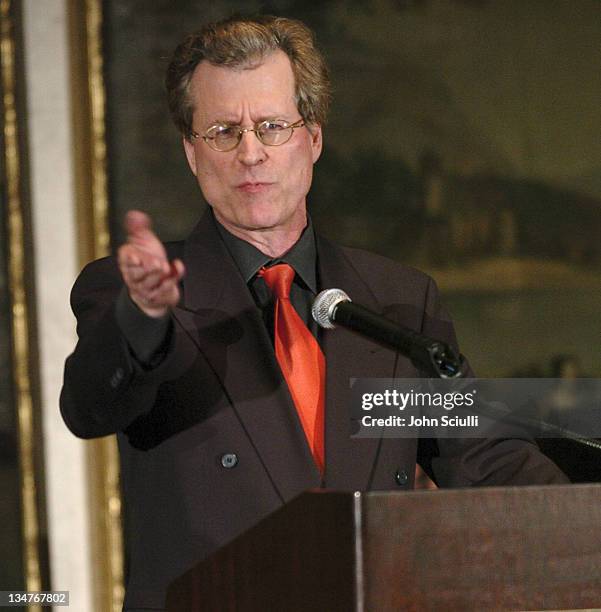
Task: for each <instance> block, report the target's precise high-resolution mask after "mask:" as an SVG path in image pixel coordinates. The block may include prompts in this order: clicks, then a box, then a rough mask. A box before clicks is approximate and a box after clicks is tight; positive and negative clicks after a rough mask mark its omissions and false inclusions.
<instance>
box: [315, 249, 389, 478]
mask: <svg viewBox="0 0 601 612" xmlns="http://www.w3.org/2000/svg"><path fill="white" fill-rule="evenodd" d="M317 245H318V256H319V272H320V286H321V287H322V289H331V288H337V289H342V290H343V291H345V292H346V293H347V294H348V295H349V297H350V298H351V299H352V300H353V301H355V302H357V303H358V304H361V305H362V306H365V307H366V308H369V309H371V310H374V311H375V312H381V310H382V307H381V305H380V304H379V303H378V300H377V299H376V296H375V295H374V294H373V293H372V292H371V290H370V289H369V287H368V286H367V284H366V283H365V280H364V279H362V278H361V277H360V276H359V275H358V273H357V272H356V270H355V269H354V267H353V266H352V263H351V262H350V260H349V259H348V258H347V256H346V255H345V254H344V252H343V251H342V249H340V248H339V247H336V246H335V245H333V244H332V243H330V242H328V241H326V240H324V239H322V238H319V239H318V243H317ZM322 333H323V336H322V338H323V348H324V353H325V356H326V364H327V373H326V380H327V383H326V437H325V445H326V474H325V484H326V486H327V487H328V488H341V489H349V488H351V489H352V488H363V489H367V488H369V485H370V480H371V478H370V477H371V472H372V469H373V468H374V466H375V462H376V459H377V451H378V448H379V444H380V439H379V438H370V439H368V438H354V439H351V437H350V436H351V420H350V379H351V378H386V377H392V376H393V375H394V366H395V353H394V351H391V350H388V349H385V348H382V347H381V346H380V345H379V344H377V343H375V342H373V341H371V340H369V339H367V338H364V337H362V336H360V335H358V334H355V333H354V332H351V331H348V330H346V329H344V328H340V327H337V328H335V329H333V330H323V331H322ZM358 483H359V484H358ZM359 485H360V486H359Z"/></svg>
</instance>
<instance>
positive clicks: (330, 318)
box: [311, 289, 465, 378]
mask: <svg viewBox="0 0 601 612" xmlns="http://www.w3.org/2000/svg"><path fill="white" fill-rule="evenodd" d="M311 312H312V314H313V318H314V319H315V321H316V322H317V324H318V325H320V326H321V327H323V328H325V329H334V328H335V327H336V325H341V326H342V327H347V328H348V329H352V330H353V331H356V332H358V333H360V334H362V335H364V336H367V337H368V338H371V339H372V340H376V341H377V342H379V343H381V344H384V345H386V346H389V347H391V348H393V349H395V350H397V351H399V352H400V353H401V354H402V355H404V356H405V357H407V358H408V359H410V360H411V362H412V363H413V365H414V366H415V367H416V368H417V369H418V370H421V371H422V372H424V373H425V374H426V375H428V376H433V377H437V378H460V377H461V376H463V374H464V362H465V360H464V358H463V356H462V355H457V353H456V352H455V351H454V349H453V348H452V347H451V346H449V345H448V344H446V343H445V342H442V341H440V340H434V339H433V338H428V337H427V336H423V335H422V334H418V333H417V332H414V331H413V330H411V329H408V328H406V327H402V326H401V325H397V324H396V323H394V321H391V320H390V319H386V318H385V317H383V316H381V315H379V314H376V313H375V312H372V311H370V310H368V309H367V308H365V307H363V306H360V305H359V304H354V303H353V302H352V301H351V298H349V296H348V295H347V294H346V293H345V292H344V291H342V289H325V290H324V291H322V292H321V293H319V294H318V295H317V297H316V298H315V300H314V301H313V307H312V309H311Z"/></svg>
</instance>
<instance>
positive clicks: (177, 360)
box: [60, 257, 195, 438]
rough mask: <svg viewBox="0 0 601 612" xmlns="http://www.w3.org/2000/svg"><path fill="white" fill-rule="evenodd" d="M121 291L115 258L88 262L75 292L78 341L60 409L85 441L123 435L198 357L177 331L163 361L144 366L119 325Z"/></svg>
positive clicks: (68, 364)
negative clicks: (164, 385) (164, 386)
mask: <svg viewBox="0 0 601 612" xmlns="http://www.w3.org/2000/svg"><path fill="white" fill-rule="evenodd" d="M121 288H122V281H121V275H120V273H119V270H118V267H117V264H116V262H115V260H114V258H112V257H109V258H105V259H100V260H98V261H95V262H92V263H91V264H88V265H87V266H86V267H85V268H84V270H83V271H82V272H81V274H80V275H79V277H78V279H77V281H76V282H75V285H74V286H73V290H72V292H71V308H72V310H73V313H74V314H75V316H76V318H77V335H78V342H77V345H76V347H75V350H74V351H73V353H72V354H71V355H70V356H69V357H68V358H67V361H66V363H65V372H64V380H63V388H62V391H61V397H60V408H61V414H62V416H63V419H64V421H65V423H66V424H67V426H68V427H69V429H70V430H71V431H72V432H73V433H74V434H75V435H76V436H79V437H82V438H94V437H99V436H104V435H108V434H111V433H115V432H117V431H121V430H123V429H125V428H126V427H127V426H128V425H129V424H130V423H131V422H132V421H134V420H135V419H136V418H137V417H139V416H140V415H142V414H145V413H146V412H149V411H150V410H151V408H152V406H153V404H154V402H155V399H156V395H157V391H158V388H159V386H160V384H161V383H162V382H164V381H166V380H171V379H173V378H176V377H177V376H178V375H180V373H181V371H182V370H183V369H185V368H186V367H187V366H188V365H189V363H190V362H191V360H192V359H193V357H194V350H195V349H194V346H193V345H192V344H191V343H190V342H189V341H188V340H187V338H186V336H185V334H176V333H172V334H171V335H170V337H169V338H168V340H167V342H168V345H167V348H166V351H165V357H164V359H163V360H162V361H161V363H160V364H159V365H157V366H156V367H153V368H151V369H146V368H144V367H143V366H142V365H141V364H140V363H139V362H138V361H137V360H136V359H135V357H134V356H133V354H132V351H131V349H130V346H129V344H128V343H127V341H126V339H125V337H124V335H123V333H122V331H121V328H120V326H119V323H118V321H117V317H116V308H115V307H116V302H117V298H118V295H119V292H120V291H121Z"/></svg>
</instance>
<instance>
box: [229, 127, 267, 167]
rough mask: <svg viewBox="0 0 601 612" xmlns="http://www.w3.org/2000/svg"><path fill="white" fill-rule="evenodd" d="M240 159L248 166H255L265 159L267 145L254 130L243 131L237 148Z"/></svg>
mask: <svg viewBox="0 0 601 612" xmlns="http://www.w3.org/2000/svg"><path fill="white" fill-rule="evenodd" d="M236 152H237V154H238V159H239V160H240V161H241V162H242V163H243V164H244V165H246V166H255V165H257V164H260V163H261V162H263V161H264V160H265V156H266V152H265V145H264V144H263V143H262V142H261V141H260V140H259V139H258V138H257V135H256V133H255V132H253V131H252V130H246V131H244V132H243V133H242V138H241V139H240V144H239V145H238V147H237V148H236Z"/></svg>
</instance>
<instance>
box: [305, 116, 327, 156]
mask: <svg viewBox="0 0 601 612" xmlns="http://www.w3.org/2000/svg"><path fill="white" fill-rule="evenodd" d="M307 128H308V130H309V134H310V135H311V148H312V149H313V163H315V162H316V161H317V160H318V159H319V156H320V155H321V150H322V148H323V137H322V132H321V125H318V124H311V125H308V126H307Z"/></svg>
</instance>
